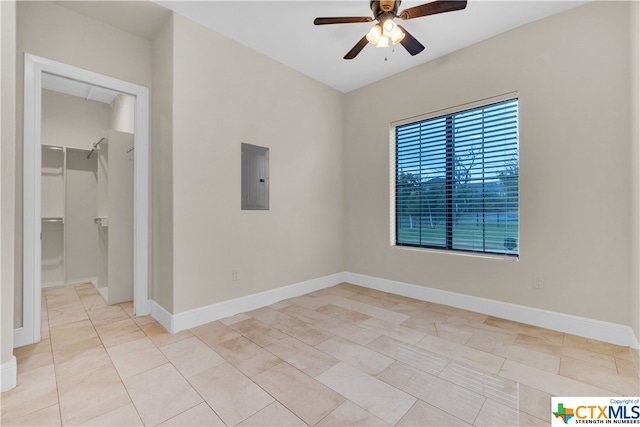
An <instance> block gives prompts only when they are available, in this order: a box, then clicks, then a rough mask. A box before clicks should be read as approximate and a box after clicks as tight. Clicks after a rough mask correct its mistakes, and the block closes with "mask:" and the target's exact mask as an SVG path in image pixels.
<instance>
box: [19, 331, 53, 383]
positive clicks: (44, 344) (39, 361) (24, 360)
mask: <svg viewBox="0 0 640 427" xmlns="http://www.w3.org/2000/svg"><path fill="white" fill-rule="evenodd" d="M13 355H14V356H16V360H17V362H18V374H21V373H23V372H27V371H30V370H32V369H37V368H42V367H43V366H48V365H52V364H53V352H52V350H51V341H50V340H49V339H48V338H43V339H42V341H40V342H39V343H36V344H32V345H27V346H24V347H19V348H16V349H14V350H13Z"/></svg>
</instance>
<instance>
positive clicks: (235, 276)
mask: <svg viewBox="0 0 640 427" xmlns="http://www.w3.org/2000/svg"><path fill="white" fill-rule="evenodd" d="M231 280H232V281H234V282H237V281H238V280H240V270H237V269H233V270H231Z"/></svg>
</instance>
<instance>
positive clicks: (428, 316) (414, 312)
mask: <svg viewBox="0 0 640 427" xmlns="http://www.w3.org/2000/svg"><path fill="white" fill-rule="evenodd" d="M391 310H393V311H396V312H398V313H402V314H406V315H407V316H410V317H411V318H413V319H420V320H426V321H429V322H431V323H443V322H444V321H445V320H447V319H448V318H449V315H448V314H444V313H438V312H437V311H431V310H429V309H428V308H426V307H420V306H415V305H409V304H408V303H403V304H398V305H396V306H394V307H393V308H392V309H391Z"/></svg>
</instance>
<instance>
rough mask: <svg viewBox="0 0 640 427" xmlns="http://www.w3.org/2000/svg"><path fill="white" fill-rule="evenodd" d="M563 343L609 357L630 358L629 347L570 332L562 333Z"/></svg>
mask: <svg viewBox="0 0 640 427" xmlns="http://www.w3.org/2000/svg"><path fill="white" fill-rule="evenodd" d="M563 344H564V345H565V346H568V347H573V348H581V349H584V350H589V351H593V352H594V353H600V354H604V355H607V356H611V357H617V358H621V359H627V360H632V359H631V353H630V352H629V347H622V346H620V345H615V344H610V343H606V342H602V341H596V340H592V339H589V338H583V337H578V336H575V335H571V334H565V335H564V341H563Z"/></svg>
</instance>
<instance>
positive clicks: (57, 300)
mask: <svg viewBox="0 0 640 427" xmlns="http://www.w3.org/2000/svg"><path fill="white" fill-rule="evenodd" d="M46 301H47V309H48V310H49V311H51V310H60V309H62V308H65V307H74V306H78V305H80V304H79V303H80V298H79V297H78V295H77V294H76V293H75V291H74V292H73V293H70V294H68V295H64V294H55V295H54V294H52V293H51V291H50V290H48V291H47V296H46Z"/></svg>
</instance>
